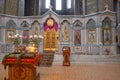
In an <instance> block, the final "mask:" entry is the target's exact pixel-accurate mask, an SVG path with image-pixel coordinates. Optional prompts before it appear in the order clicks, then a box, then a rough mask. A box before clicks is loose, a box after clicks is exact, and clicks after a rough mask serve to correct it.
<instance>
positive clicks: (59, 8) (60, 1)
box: [56, 0, 62, 10]
mask: <svg viewBox="0 0 120 80" xmlns="http://www.w3.org/2000/svg"><path fill="white" fill-rule="evenodd" d="M61 9H62V0H56V10H61Z"/></svg>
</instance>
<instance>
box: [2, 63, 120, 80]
mask: <svg viewBox="0 0 120 80" xmlns="http://www.w3.org/2000/svg"><path fill="white" fill-rule="evenodd" d="M37 69H38V72H39V73H40V80H120V64H86V65H85V64H79V65H73V64H72V65H71V66H70V67H63V66H62V65H54V66H52V67H38V68H37ZM0 75H1V76H0V80H4V77H5V76H7V70H4V67H3V66H2V65H0Z"/></svg>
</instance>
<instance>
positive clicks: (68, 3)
mask: <svg viewBox="0 0 120 80" xmlns="http://www.w3.org/2000/svg"><path fill="white" fill-rule="evenodd" d="M67 8H68V9H69V8H71V0H67Z"/></svg>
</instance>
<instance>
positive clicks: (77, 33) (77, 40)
mask: <svg viewBox="0 0 120 80" xmlns="http://www.w3.org/2000/svg"><path fill="white" fill-rule="evenodd" d="M74 43H75V45H77V44H81V35H80V31H78V30H77V31H75V32H74Z"/></svg>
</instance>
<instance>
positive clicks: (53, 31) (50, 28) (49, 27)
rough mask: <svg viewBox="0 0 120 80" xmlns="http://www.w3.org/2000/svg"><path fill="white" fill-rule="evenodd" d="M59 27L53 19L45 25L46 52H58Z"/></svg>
mask: <svg viewBox="0 0 120 80" xmlns="http://www.w3.org/2000/svg"><path fill="white" fill-rule="evenodd" d="M57 30H58V25H57V23H56V22H55V21H54V19H53V18H48V19H47V20H46V22H45V24H44V51H45V52H55V51H56V50H58V31H57Z"/></svg>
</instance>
